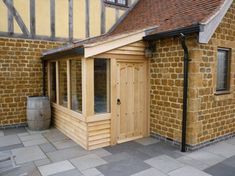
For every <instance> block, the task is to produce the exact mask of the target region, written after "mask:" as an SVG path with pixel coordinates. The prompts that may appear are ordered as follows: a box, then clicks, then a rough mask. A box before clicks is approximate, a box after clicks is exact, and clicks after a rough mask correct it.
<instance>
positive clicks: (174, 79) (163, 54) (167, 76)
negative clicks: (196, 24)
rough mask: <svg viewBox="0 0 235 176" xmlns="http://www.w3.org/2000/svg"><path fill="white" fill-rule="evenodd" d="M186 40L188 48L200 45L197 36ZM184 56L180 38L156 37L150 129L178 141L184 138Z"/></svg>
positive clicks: (151, 64) (151, 83) (151, 87)
mask: <svg viewBox="0 0 235 176" xmlns="http://www.w3.org/2000/svg"><path fill="white" fill-rule="evenodd" d="M187 40H188V46H189V48H194V47H195V46H196V45H197V40H196V36H190V37H189V38H187ZM183 56H184V51H183V49H182V47H181V43H180V41H179V39H178V38H170V39H164V40H160V41H157V43H156V53H155V55H154V57H153V58H152V59H151V61H150V89H151V90H150V95H151V98H150V101H151V102H150V106H151V107H150V132H151V134H153V135H160V136H162V137H165V138H168V139H171V140H175V141H180V140H181V128H182V126H181V123H182V108H183ZM189 134H190V135H192V132H190V133H188V135H189Z"/></svg>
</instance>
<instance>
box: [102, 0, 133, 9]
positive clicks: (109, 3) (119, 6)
mask: <svg viewBox="0 0 235 176" xmlns="http://www.w3.org/2000/svg"><path fill="white" fill-rule="evenodd" d="M104 4H105V5H107V6H109V7H114V8H121V9H127V8H129V6H128V5H123V4H116V3H112V2H107V1H105V2H104Z"/></svg>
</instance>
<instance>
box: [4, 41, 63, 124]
mask: <svg viewBox="0 0 235 176" xmlns="http://www.w3.org/2000/svg"><path fill="white" fill-rule="evenodd" d="M58 45H59V43H56V42H48V41H33V40H24V39H11V38H0V127H2V126H6V125H14V124H24V123H25V122H26V98H27V96H32V95H41V94H42V64H41V59H40V56H41V52H42V51H44V50H47V49H50V48H54V47H56V46H58Z"/></svg>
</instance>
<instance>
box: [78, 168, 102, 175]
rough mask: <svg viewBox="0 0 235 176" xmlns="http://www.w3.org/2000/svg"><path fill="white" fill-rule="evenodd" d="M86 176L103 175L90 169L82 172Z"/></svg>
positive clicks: (94, 169)
mask: <svg viewBox="0 0 235 176" xmlns="http://www.w3.org/2000/svg"><path fill="white" fill-rule="evenodd" d="M82 174H83V175H84V176H100V175H102V173H101V172H100V171H98V170H97V169H96V168H90V169H87V170H84V171H82Z"/></svg>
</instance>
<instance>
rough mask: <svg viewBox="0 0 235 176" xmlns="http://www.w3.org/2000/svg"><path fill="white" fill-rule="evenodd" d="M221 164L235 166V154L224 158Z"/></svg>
mask: <svg viewBox="0 0 235 176" xmlns="http://www.w3.org/2000/svg"><path fill="white" fill-rule="evenodd" d="M221 164H224V165H227V166H231V167H234V168H235V156H233V157H231V158H228V159H226V160H224V161H223V162H221Z"/></svg>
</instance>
